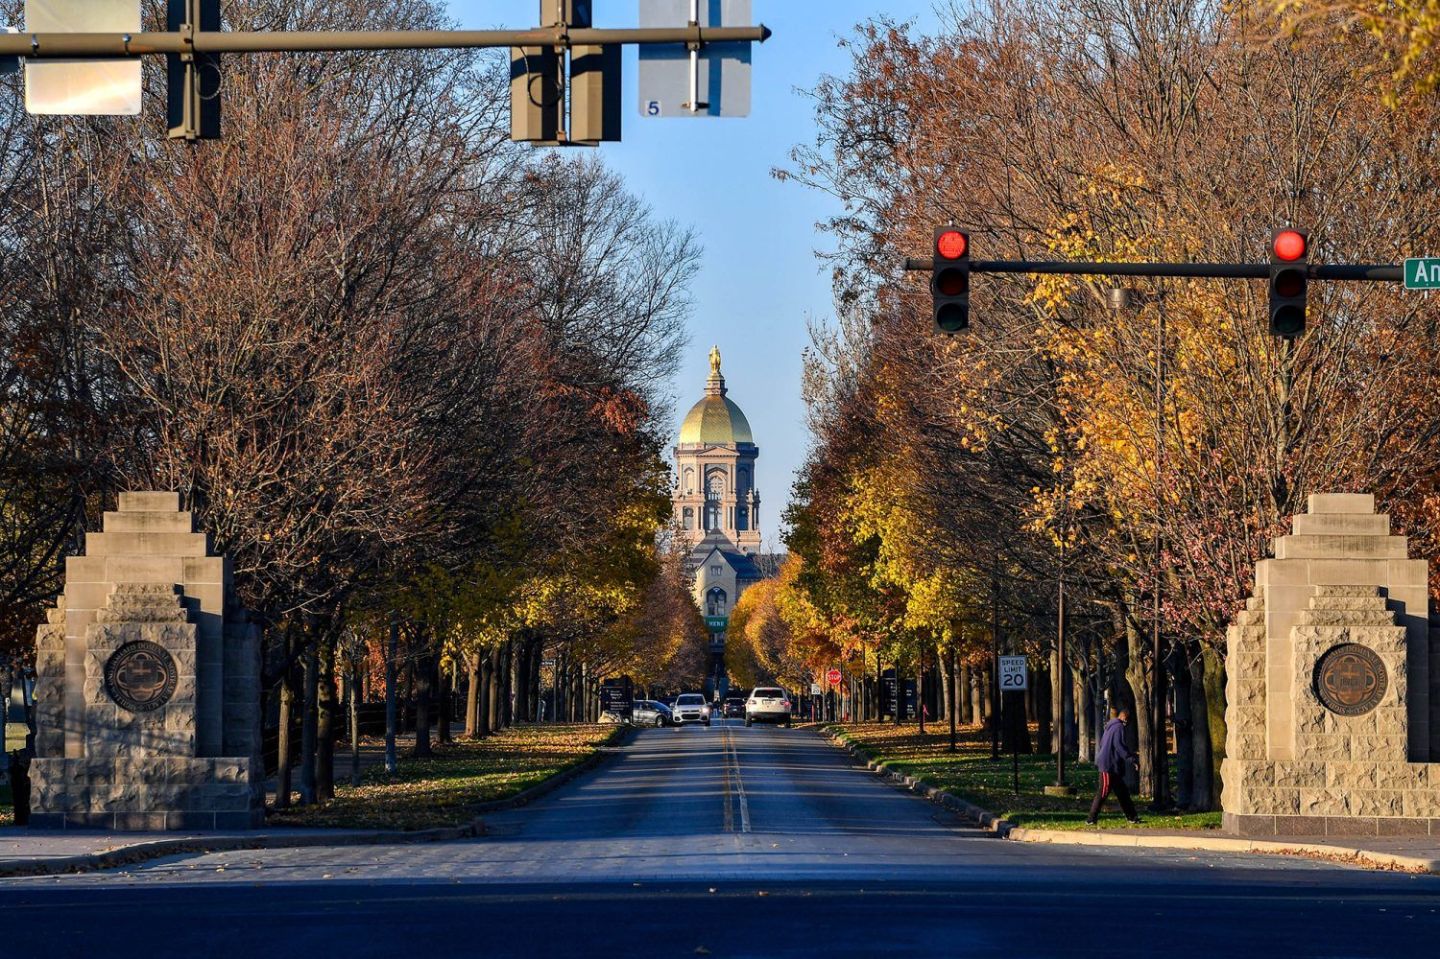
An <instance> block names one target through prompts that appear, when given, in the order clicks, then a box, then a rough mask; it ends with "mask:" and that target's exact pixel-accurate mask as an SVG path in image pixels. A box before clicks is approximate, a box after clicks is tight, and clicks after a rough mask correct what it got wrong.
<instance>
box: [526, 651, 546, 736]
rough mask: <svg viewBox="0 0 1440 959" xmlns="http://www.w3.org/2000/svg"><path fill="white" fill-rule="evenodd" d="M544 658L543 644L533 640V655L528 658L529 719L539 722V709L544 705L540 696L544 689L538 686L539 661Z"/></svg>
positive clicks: (541, 717)
mask: <svg viewBox="0 0 1440 959" xmlns="http://www.w3.org/2000/svg"><path fill="white" fill-rule="evenodd" d="M544 658H545V642H544V640H541V639H536V640H535V653H534V655H532V656H531V657H530V682H529V684H528V685H529V686H530V701H531V702H532V703H533V704H534V707H533V709H532V710H531V717H530V718H531V719H532V720H533V721H535V722H537V723H538V722H540V720H541V719H543V718H544V716H543V714H542V713H541V709H542V707H543V705H544V703H543V701H542V694H543V693H544V689H543V688H542V687H541V685H540V670H541V667H542V663H541V661H542V660H543V659H544Z"/></svg>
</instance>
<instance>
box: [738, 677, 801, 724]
mask: <svg viewBox="0 0 1440 959" xmlns="http://www.w3.org/2000/svg"><path fill="white" fill-rule="evenodd" d="M755 723H784V724H785V725H786V726H789V725H790V697H789V696H786V695H785V690H783V689H780V688H778V687H775V686H757V687H756V688H755V689H753V690H751V692H750V698H749V699H747V700H745V725H747V726H750V725H753V724H755Z"/></svg>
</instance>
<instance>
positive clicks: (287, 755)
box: [275, 669, 295, 809]
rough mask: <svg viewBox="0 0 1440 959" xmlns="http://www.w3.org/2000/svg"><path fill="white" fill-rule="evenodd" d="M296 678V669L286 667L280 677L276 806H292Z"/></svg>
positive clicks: (279, 807) (278, 807) (281, 807)
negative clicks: (291, 776) (292, 735)
mask: <svg viewBox="0 0 1440 959" xmlns="http://www.w3.org/2000/svg"><path fill="white" fill-rule="evenodd" d="M294 709H295V679H294V670H293V669H286V670H285V675H284V676H282V677H281V678H280V729H279V734H278V742H277V748H276V758H275V762H276V766H275V808H276V809H289V808H290V793H291V789H290V763H291V762H292V761H293V760H294V756H293V753H294V749H293V747H292V745H291V743H290V724H291V722H292V721H293V720H294V716H293V715H292V713H293V711H294Z"/></svg>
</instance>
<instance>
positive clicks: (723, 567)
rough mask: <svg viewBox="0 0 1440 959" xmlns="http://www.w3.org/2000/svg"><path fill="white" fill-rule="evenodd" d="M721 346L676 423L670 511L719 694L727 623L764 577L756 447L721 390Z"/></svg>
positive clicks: (713, 688)
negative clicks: (684, 548)
mask: <svg viewBox="0 0 1440 959" xmlns="http://www.w3.org/2000/svg"><path fill="white" fill-rule="evenodd" d="M727 393H728V390H727V389H726V388H725V377H724V375H723V374H722V373H721V372H720V349H719V347H713V348H711V350H710V375H709V377H708V378H707V379H706V381H705V395H704V396H703V397H701V399H700V401H699V402H698V403H696V404H695V405H694V406H692V407H691V408H690V411H689V412H688V413H687V414H686V415H685V419H684V420H683V421H682V422H681V425H680V438H679V442H678V443H677V444H676V446H675V476H676V486H675V518H676V519H677V520H678V525H679V528H680V535H681V537H682V539H683V542H685V543H686V545H688V546H689V547H690V554H689V557H688V559H687V569H688V571H689V572H690V573H691V575H693V576H694V587H693V588H694V595H695V602H696V603H697V604H698V605H699V607H700V610H701V612H702V613H704V615H705V623H706V625H707V626H708V627H709V630H710V653H711V666H710V676H709V679H708V680H707V682H706V691H707V692H709V693H712V694H719V695H723V694H724V692H725V690H726V688H727V687H728V682H727V680H726V677H725V627H726V625H727V624H728V622H729V618H730V611H731V610H732V609H734V608H735V603H736V602H738V601H739V599H740V594H741V593H743V592H744V591H745V589H746V587H748V586H750V585H751V584H752V583H755V582H758V581H759V580H760V579H762V578H763V576H764V574H763V572H762V567H761V565H760V563H759V559H760V555H759V553H760V493H759V491H758V490H756V488H755V459H756V457H758V456H759V454H760V449H759V447H757V446H756V445H755V438H754V436H753V435H752V434H751V432H750V423H749V421H748V420H746V419H745V414H744V413H743V412H742V411H741V409H740V407H739V406H738V405H737V404H736V403H735V401H734V400H731V399H730V398H729V396H728V395H727Z"/></svg>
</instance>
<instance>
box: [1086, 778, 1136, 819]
mask: <svg viewBox="0 0 1440 959" xmlns="http://www.w3.org/2000/svg"><path fill="white" fill-rule="evenodd" d="M1112 792H1113V793H1114V794H1115V798H1116V799H1118V800H1120V809H1121V811H1123V812H1124V813H1125V818H1126V819H1134V818H1135V804H1134V803H1132V802H1131V801H1130V790H1129V789H1128V788H1126V786H1125V776H1124V775H1123V774H1122V773H1101V774H1100V788H1099V789H1097V790H1095V801H1094V802H1092V803H1091V804H1090V821H1091V822H1094V821H1095V818H1096V817H1097V816H1099V815H1100V807H1101V806H1103V805H1105V797H1106V796H1109V795H1110V794H1111V793H1112Z"/></svg>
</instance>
